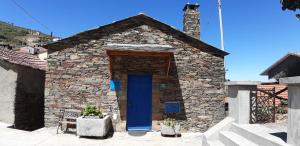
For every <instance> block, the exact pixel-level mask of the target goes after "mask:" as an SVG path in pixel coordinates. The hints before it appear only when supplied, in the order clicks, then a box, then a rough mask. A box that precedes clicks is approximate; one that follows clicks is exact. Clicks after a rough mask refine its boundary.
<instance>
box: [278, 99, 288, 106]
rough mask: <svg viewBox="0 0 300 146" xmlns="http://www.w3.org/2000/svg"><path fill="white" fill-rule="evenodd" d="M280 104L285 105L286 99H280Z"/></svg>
mask: <svg viewBox="0 0 300 146" xmlns="http://www.w3.org/2000/svg"><path fill="white" fill-rule="evenodd" d="M280 104H281V105H282V106H287V105H288V100H282V99H281V100H280Z"/></svg>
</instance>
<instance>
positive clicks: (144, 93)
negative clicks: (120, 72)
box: [127, 75, 152, 131]
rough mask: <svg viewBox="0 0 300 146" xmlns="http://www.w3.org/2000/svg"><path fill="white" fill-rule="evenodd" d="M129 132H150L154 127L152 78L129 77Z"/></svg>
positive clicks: (145, 76) (142, 76) (148, 76)
mask: <svg viewBox="0 0 300 146" xmlns="http://www.w3.org/2000/svg"><path fill="white" fill-rule="evenodd" d="M127 84H128V85H127V130H129V131H133V130H134V131H135V130H141V131H149V130H151V126H152V76H151V75H128V81H127Z"/></svg>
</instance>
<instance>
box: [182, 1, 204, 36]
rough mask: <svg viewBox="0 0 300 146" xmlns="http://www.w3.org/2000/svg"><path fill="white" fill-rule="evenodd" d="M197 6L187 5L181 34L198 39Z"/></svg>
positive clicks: (184, 9) (198, 16)
mask: <svg viewBox="0 0 300 146" xmlns="http://www.w3.org/2000/svg"><path fill="white" fill-rule="evenodd" d="M198 8H199V5H198V4H197V3H196V4H189V3H187V4H186V5H185V6H184V8H183V11H184V14H183V32H184V33H186V34H187V35H189V36H191V37H194V38H196V39H200V14H199V9H198Z"/></svg>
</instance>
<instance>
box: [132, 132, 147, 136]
mask: <svg viewBox="0 0 300 146" xmlns="http://www.w3.org/2000/svg"><path fill="white" fill-rule="evenodd" d="M128 134H129V135H130V136H136V137H139V136H144V135H146V134H147V132H146V131H128Z"/></svg>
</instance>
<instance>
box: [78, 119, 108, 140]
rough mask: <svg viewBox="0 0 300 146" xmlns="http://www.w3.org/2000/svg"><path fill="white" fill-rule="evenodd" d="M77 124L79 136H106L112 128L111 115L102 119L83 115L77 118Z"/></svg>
mask: <svg viewBox="0 0 300 146" xmlns="http://www.w3.org/2000/svg"><path fill="white" fill-rule="evenodd" d="M76 124H77V125H76V127H77V135H78V136H91V137H105V136H106V135H107V134H108V132H109V130H110V128H112V127H111V125H112V124H111V119H110V117H109V116H105V117H104V118H101V119H100V118H96V117H83V116H81V117H79V118H77V120H76Z"/></svg>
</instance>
